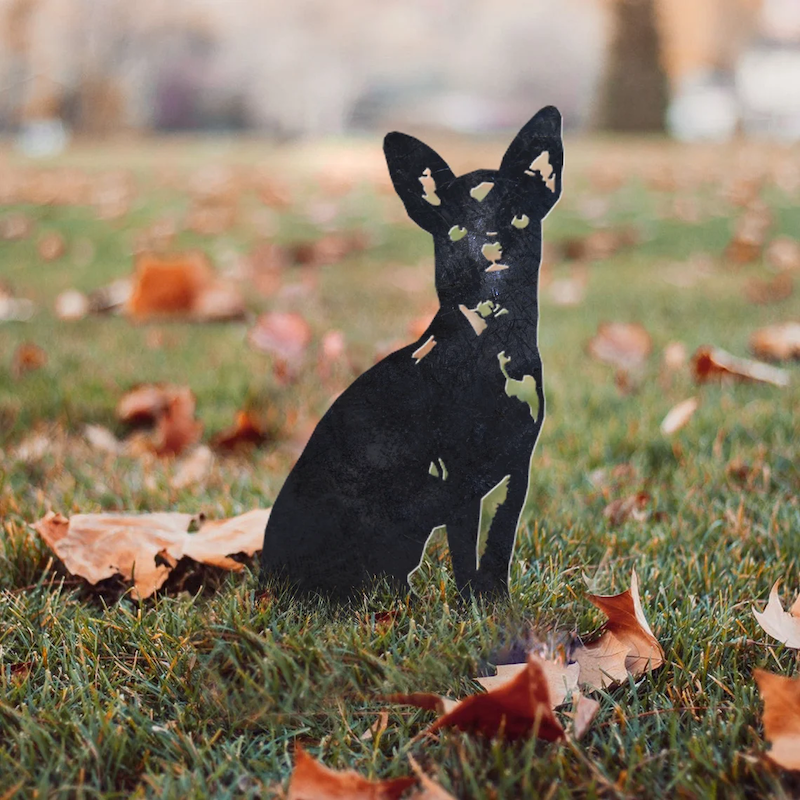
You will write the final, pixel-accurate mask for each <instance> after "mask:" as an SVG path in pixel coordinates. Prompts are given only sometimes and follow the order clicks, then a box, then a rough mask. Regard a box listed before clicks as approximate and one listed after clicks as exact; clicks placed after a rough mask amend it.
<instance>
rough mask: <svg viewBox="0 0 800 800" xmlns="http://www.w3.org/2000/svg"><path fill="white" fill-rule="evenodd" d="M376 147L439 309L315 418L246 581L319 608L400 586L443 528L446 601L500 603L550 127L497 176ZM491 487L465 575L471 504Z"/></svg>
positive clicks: (546, 196)
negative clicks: (496, 497)
mask: <svg viewBox="0 0 800 800" xmlns="http://www.w3.org/2000/svg"><path fill="white" fill-rule="evenodd" d="M385 150H386V155H387V161H388V163H389V169H390V173H391V175H392V179H393V182H394V184H395V187H396V189H397V191H398V193H399V194H400V196H401V198H402V199H403V201H404V203H405V205H406V208H407V210H408V212H409V215H410V216H411V217H412V219H414V220H415V221H416V222H418V223H419V224H420V225H421V226H422V227H423V228H425V229H426V230H428V231H429V232H431V233H432V234H433V236H434V245H435V252H436V287H437V292H438V294H439V300H440V303H441V308H440V310H439V311H438V313H437V314H436V316H435V317H434V319H433V321H432V322H431V325H430V326H429V327H428V329H427V330H426V331H425V333H424V334H423V335H422V337H420V339H419V340H418V341H417V342H415V343H414V344H412V345H409V346H408V347H406V348H403V349H402V350H399V351H397V352H395V353H392V354H391V355H390V356H388V357H387V358H385V359H384V360H383V361H381V362H380V363H378V364H376V365H375V366H374V367H373V368H372V369H370V370H369V371H368V372H366V373H364V374H363V375H361V376H360V377H359V378H358V379H357V380H356V381H355V382H354V383H353V384H352V385H351V386H350V387H349V388H348V389H347V390H346V391H345V392H344V393H343V394H342V395H341V396H340V397H339V398H338V399H337V401H336V402H335V403H334V404H333V406H332V407H331V408H330V410H329V411H328V413H327V414H326V415H325V416H324V417H323V419H322V420H321V421H320V423H319V425H318V426H317V428H316V430H315V431H314V433H313V435H312V437H311V439H310V440H309V442H308V445H307V446H306V449H305V450H304V452H303V454H302V455H301V457H300V459H299V460H298V462H297V464H296V465H295V467H294V469H293V470H292V471H291V473H290V474H289V477H288V478H287V480H286V483H285V485H284V487H283V489H282V490H281V492H280V494H279V496H278V498H277V500H276V502H275V505H274V508H273V511H272V515H271V517H270V521H269V524H268V526H267V530H266V534H265V539H264V549H263V552H262V574H263V576H264V577H274V578H282V579H285V580H287V581H288V582H289V583H290V584H291V585H292V586H293V588H295V589H296V590H299V591H301V592H304V593H310V592H318V593H321V594H324V595H327V596H334V597H346V596H350V595H352V594H353V593H354V592H356V591H358V590H359V589H361V588H362V587H363V586H365V585H366V584H368V583H369V582H370V581H372V580H374V579H375V578H376V577H379V576H385V577H386V578H388V579H389V580H390V581H391V582H392V583H394V584H395V586H396V587H397V588H398V589H403V588H405V587H407V577H408V574H409V573H410V572H411V571H413V569H414V568H415V567H416V566H417V565H418V564H419V562H420V559H421V557H422V553H423V549H424V546H425V542H426V541H427V539H428V537H429V535H430V533H431V530H432V529H433V528H434V527H437V526H439V525H446V526H447V531H448V542H449V546H450V552H451V557H452V560H453V566H454V570H455V577H456V582H457V584H458V586H459V589H460V590H462V591H464V592H467V591H469V590H470V589H473V590H478V591H491V592H502V591H504V590H505V589H506V587H507V580H508V563H509V560H510V556H511V550H512V549H513V543H514V535H515V532H516V527H517V523H518V519H519V514H520V511H521V508H522V505H523V504H524V499H525V493H526V491H527V484H528V467H529V462H530V456H531V453H532V450H533V447H534V444H535V442H536V438H537V436H538V433H539V430H540V428H541V424H542V421H543V419H544V394H543V390H542V370H541V361H540V359H539V353H538V348H537V341H536V340H537V326H538V307H537V278H538V267H539V262H540V258H541V219H542V218H543V217H544V216H545V214H546V213H547V212H548V211H549V209H550V208H551V207H552V206H553V205H554V203H555V201H556V200H557V198H558V196H559V194H560V189H561V165H562V151H561V139H560V116H559V115H558V112H557V111H556V110H555V109H544V110H543V111H541V112H540V113H539V114H538V115H537V116H536V117H534V118H533V119H532V120H531V121H530V122H529V123H528V125H526V126H525V127H524V128H523V129H522V131H521V132H520V134H519V135H518V136H517V138H516V139H515V140H514V142H513V143H512V145H511V147H510V148H509V150H508V151H507V153H506V156H505V157H504V159H503V164H502V165H501V168H500V169H499V170H497V171H489V170H481V171H479V172H475V173H470V174H469V175H465V176H462V177H460V178H455V176H454V175H453V173H452V172H451V171H450V169H449V167H447V165H446V164H445V163H444V162H443V161H442V159H441V158H440V157H439V156H438V155H437V154H436V153H434V152H433V151H432V150H430V148H428V147H427V146H426V145H424V144H422V143H421V142H418V141H417V140H416V139H412V138H411V137H407V136H404V135H403V134H389V136H387V138H386V143H385ZM504 479H507V480H508V493H507V498H506V501H505V502H504V503H503V505H502V506H501V508H500V510H499V511H498V513H497V515H496V516H495V519H494V521H493V523H492V526H491V529H490V533H489V540H488V544H487V548H486V551H485V553H484V556H483V559H482V560H481V563H480V565H479V564H478V559H477V552H476V547H477V535H478V525H479V521H480V511H481V509H480V506H481V500H482V498H483V497H484V496H485V495H486V493H487V492H488V491H490V490H491V489H492V488H493V487H494V486H495V485H497V484H498V483H499V482H501V481H502V480H504Z"/></svg>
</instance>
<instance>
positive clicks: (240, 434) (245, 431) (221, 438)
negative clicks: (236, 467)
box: [211, 410, 267, 453]
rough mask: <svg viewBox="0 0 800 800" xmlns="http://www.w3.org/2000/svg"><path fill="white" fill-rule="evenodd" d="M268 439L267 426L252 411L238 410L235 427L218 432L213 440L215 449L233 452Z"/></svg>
mask: <svg viewBox="0 0 800 800" xmlns="http://www.w3.org/2000/svg"><path fill="white" fill-rule="evenodd" d="M266 440H267V430H266V426H265V425H264V424H263V423H262V421H261V420H260V419H259V418H258V417H257V416H256V415H255V414H254V413H253V412H252V411H247V410H245V411H238V412H237V413H236V419H235V421H234V423H233V427H231V428H228V429H227V430H224V431H222V432H221V433H218V434H217V435H216V436H215V437H214V438H213V439H212V441H211V446H212V447H213V448H214V449H215V450H221V451H222V452H228V453H230V452H233V451H236V450H244V449H249V448H252V447H258V446H259V445H261V444H263V443H264V442H265V441H266Z"/></svg>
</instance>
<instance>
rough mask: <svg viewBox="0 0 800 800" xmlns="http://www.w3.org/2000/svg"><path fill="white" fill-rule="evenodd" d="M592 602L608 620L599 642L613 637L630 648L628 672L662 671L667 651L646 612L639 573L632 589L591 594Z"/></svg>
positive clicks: (632, 578)
mask: <svg viewBox="0 0 800 800" xmlns="http://www.w3.org/2000/svg"><path fill="white" fill-rule="evenodd" d="M589 600H590V601H591V602H592V604H593V605H595V606H597V608H599V609H600V610H601V611H602V612H603V613H604V614H605V615H606V616H607V617H608V621H607V622H606V623H605V624H604V625H603V627H602V629H601V630H602V634H601V636H600V638H599V639H598V641H602V639H603V637H604V636H607V635H608V634H611V635H613V636H614V637H615V638H616V639H617V640H618V641H619V642H620V644H622V646H623V647H627V649H628V650H627V655H626V656H625V667H626V669H627V670H628V672H630V673H631V674H632V675H634V676H636V675H642V674H643V673H645V672H649V671H650V670H654V669H658V668H659V667H660V666H661V665H662V664H663V663H664V651H663V650H662V649H661V645H660V644H659V643H658V640H657V639H656V637H655V636H654V635H653V631H652V630H651V629H650V626H649V625H648V624H647V620H646V619H645V616H644V611H643V610H642V601H641V600H640V599H639V579H638V578H637V577H636V570H633V572H632V573H631V588H630V589H628V590H626V591H624V592H622V593H621V594H616V595H598V594H590V595H589ZM581 679H583V675H581Z"/></svg>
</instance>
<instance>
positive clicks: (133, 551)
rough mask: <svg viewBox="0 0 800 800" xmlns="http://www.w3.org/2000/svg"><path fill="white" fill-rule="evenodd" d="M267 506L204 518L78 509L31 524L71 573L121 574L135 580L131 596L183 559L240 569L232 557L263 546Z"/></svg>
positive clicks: (159, 581)
mask: <svg viewBox="0 0 800 800" xmlns="http://www.w3.org/2000/svg"><path fill="white" fill-rule="evenodd" d="M268 519H269V510H256V511H250V512H248V513H247V514H242V515H240V516H238V517H233V518H232V519H227V520H219V521H216V522H204V523H203V524H202V525H201V527H200V529H199V530H198V531H197V533H188V529H189V527H190V525H191V524H192V523H193V522H195V521H196V520H197V518H196V517H195V516H194V515H192V514H180V513H177V512H162V513H152V514H75V515H74V516H72V517H71V518H69V519H67V518H66V517H63V516H62V515H61V514H54V513H53V512H50V513H48V514H47V515H46V516H45V517H44V518H42V519H41V520H39V521H38V522H37V523H35V524H34V526H33V528H34V530H36V531H37V532H38V533H39V535H40V536H41V537H42V539H44V541H45V542H46V544H47V545H48V546H49V547H50V549H51V550H53V552H54V553H55V554H56V555H57V556H58V557H59V558H60V559H61V560H62V561H63V562H64V566H65V567H66V568H67V570H69V572H70V573H71V574H73V575H77V576H79V577H82V578H85V579H86V580H87V581H88V582H89V583H90V584H93V585H94V584H96V583H98V582H99V581H102V580H105V579H107V578H111V577H113V576H115V575H120V576H121V577H122V578H123V579H124V580H125V581H129V582H132V583H133V596H134V597H136V598H138V599H143V598H146V597H149V596H150V595H151V594H153V592H155V591H156V590H157V589H159V588H160V587H161V586H162V585H163V584H164V582H165V581H166V580H167V578H168V576H169V573H170V572H171V571H172V570H173V569H174V567H175V566H176V565H177V563H178V561H180V559H181V558H190V559H192V560H193V561H196V562H198V563H203V564H209V565H211V566H215V567H220V568H222V569H227V570H231V571H234V572H237V571H239V570H241V569H243V564H242V563H241V562H239V561H237V560H236V559H234V558H232V557H231V556H234V555H236V554H238V553H245V554H247V555H248V556H252V555H253V554H254V553H255V552H257V551H258V550H260V549H261V546H262V543H263V540H264V528H265V527H266V524H267V520H268Z"/></svg>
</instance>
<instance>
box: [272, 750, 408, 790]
mask: <svg viewBox="0 0 800 800" xmlns="http://www.w3.org/2000/svg"><path fill="white" fill-rule="evenodd" d="M416 782H417V779H416V778H393V779H391V780H386V781H371V780H368V779H367V778H365V777H364V776H363V775H359V774H358V773H357V772H355V771H354V770H351V769H348V770H342V771H337V770H333V769H329V768H328V767H326V766H325V765H324V764H321V763H320V762H319V761H317V760H316V759H315V758H313V757H312V756H310V755H308V753H306V751H305V750H303V748H302V747H301V746H300V744H299V743H297V744H295V747H294V771H293V772H292V777H291V779H290V780H289V795H288V797H287V800H398V798H400V796H401V795H402V794H403V793H404V792H405V791H406V789H408V788H409V787H411V786H413V785H414V784H415V783H416Z"/></svg>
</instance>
